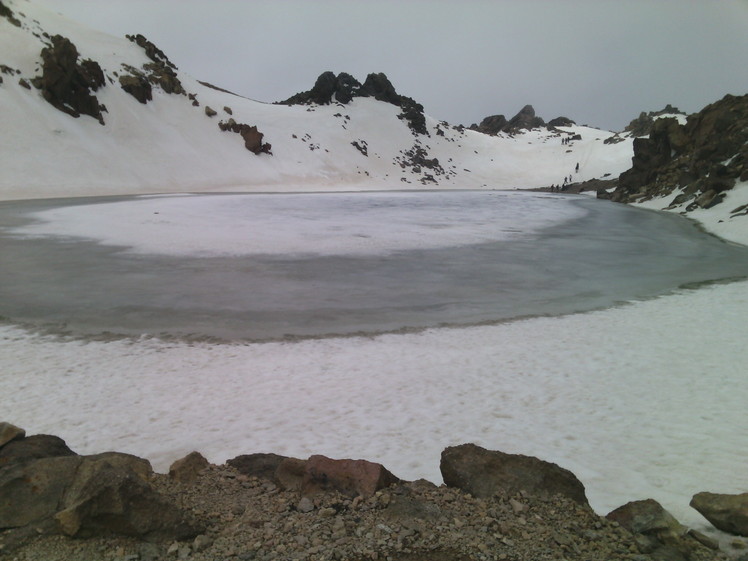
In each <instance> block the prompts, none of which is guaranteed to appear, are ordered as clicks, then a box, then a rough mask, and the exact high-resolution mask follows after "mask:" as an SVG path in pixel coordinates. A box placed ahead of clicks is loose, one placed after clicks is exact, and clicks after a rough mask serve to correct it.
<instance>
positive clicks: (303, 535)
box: [0, 424, 724, 561]
mask: <svg viewBox="0 0 748 561" xmlns="http://www.w3.org/2000/svg"><path fill="white" fill-rule="evenodd" d="M0 434H1V435H3V438H5V439H9V440H8V441H7V442H6V443H5V444H3V445H1V447H0V453H5V452H6V449H8V448H9V447H11V448H13V447H19V446H22V445H23V443H24V442H25V441H27V440H29V439H31V438H34V437H26V436H25V434H24V433H23V430H22V429H19V428H17V427H14V426H12V425H8V424H0ZM36 436H38V437H40V436H44V435H36ZM45 442H46V443H47V444H48V448H45V445H44V443H45ZM62 444H63V446H64V450H67V452H65V451H64V450H63V449H61V448H60V441H59V439H57V438H56V437H45V438H42V439H40V440H39V441H38V444H37V445H36V446H35V447H34V450H35V452H34V454H32V455H29V456H26V457H24V456H22V455H9V456H7V457H10V456H12V457H13V458H14V459H13V460H12V461H10V462H9V463H5V464H2V465H0V554H8V555H10V558H11V559H13V560H17V561H41V560H44V561H62V560H65V561H90V560H92V559H97V560H98V559H102V560H112V561H123V560H133V561H135V560H142V561H157V560H167V559H190V560H192V561H215V560H217V559H218V560H240V561H248V560H252V561H271V560H272V561H276V560H309V561H312V560H336V559H350V560H353V561H363V560H368V559H392V560H393V561H421V560H427V559H428V560H436V561H466V560H473V559H475V560H482V561H496V560H515V561H530V560H532V561H535V560H545V559H547V560H551V559H585V560H589V561H602V560H605V561H609V560H629V561H649V560H652V561H655V560H674V561H711V560H716V559H724V556H723V555H722V554H720V553H719V552H717V551H716V550H715V549H714V547H715V544H714V543H713V542H712V541H710V539H709V538H708V537H706V536H703V535H699V534H698V533H696V534H694V533H691V532H687V531H686V529H685V528H683V527H682V526H681V525H680V524H679V523H678V522H677V520H675V519H674V518H672V516H670V515H669V514H668V513H667V512H666V511H664V509H662V508H661V507H660V506H659V505H658V504H657V503H655V502H654V501H651V500H650V501H637V502H636V503H630V504H629V505H625V506H624V507H622V508H621V509H617V510H616V511H614V512H613V513H611V514H610V515H609V516H608V517H607V518H603V517H601V516H598V515H597V514H595V513H594V512H593V511H592V510H591V509H590V508H589V506H588V505H587V504H586V499H584V489H583V487H582V485H581V483H579V482H578V481H577V480H576V478H575V477H574V476H573V474H570V472H567V471H566V470H563V468H560V467H559V466H555V465H554V464H550V463H548V462H543V461H541V460H538V459H537V458H528V457H525V456H513V455H509V454H502V453H501V452H493V451H489V450H485V449H482V448H479V447H477V446H474V445H463V446H457V447H453V448H448V449H446V450H445V451H444V454H443V457H442V464H441V467H442V472H443V475H444V479H445V481H447V484H446V485H442V486H436V485H434V484H432V483H429V482H428V481H423V480H419V481H413V482H406V481H401V480H400V479H398V478H397V477H395V476H394V475H393V474H392V473H390V472H389V471H388V470H387V469H386V468H384V467H383V466H381V465H380V464H376V463H373V462H368V461H365V460H335V459H331V458H327V457H325V456H319V455H317V456H311V457H310V458H309V459H307V460H301V459H296V458H289V457H285V456H280V455H276V454H249V455H243V456H238V457H236V458H234V459H233V460H229V461H228V462H227V464H226V465H223V466H216V465H211V464H209V463H208V462H207V461H206V460H205V458H203V457H202V456H201V455H200V454H199V453H197V452H193V453H191V454H189V455H188V456H186V457H185V458H183V459H182V460H179V461H177V462H175V463H174V464H173V465H172V467H171V469H170V472H169V474H168V475H166V474H155V473H153V472H152V470H151V468H150V464H149V463H148V462H147V461H146V460H142V459H140V458H136V457H134V456H130V455H127V454H118V453H114V452H111V453H106V454H99V455H95V456H79V455H77V454H75V453H74V452H72V451H71V450H69V448H67V446H66V445H65V444H64V442H63V443H62ZM45 450H46V452H45ZM61 450H63V452H64V453H63V454H60V451H61ZM497 462H498V463H497ZM494 464H496V465H494ZM457 472H459V474H460V475H459V476H458V478H457V479H455V478H454V474H455V473H457ZM484 479H485V481H481V480H484ZM450 482H451V483H450ZM569 482H571V483H569ZM468 488H470V489H472V490H470V491H469V490H468ZM569 489H571V490H572V491H571V493H569V492H568V490H569ZM580 491H581V494H579V493H580Z"/></svg>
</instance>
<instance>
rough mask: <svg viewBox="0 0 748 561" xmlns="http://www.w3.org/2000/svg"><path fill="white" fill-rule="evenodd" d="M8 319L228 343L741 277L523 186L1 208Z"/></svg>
mask: <svg viewBox="0 0 748 561" xmlns="http://www.w3.org/2000/svg"><path fill="white" fill-rule="evenodd" d="M0 235H1V236H2V254H0V263H1V267H0V316H3V317H5V318H7V319H9V320H11V321H12V322H17V323H23V324H31V325H33V326H41V327H45V328H51V329H53V330H54V329H64V330H70V331H71V332H73V333H76V334H85V335H95V334H99V333H102V332H108V333H116V334H126V335H137V334H154V335H164V334H169V335H176V336H190V337H198V338H211V337H217V338H220V339H226V340H266V339H277V338H282V337H285V336H320V335H328V334H338V335H340V334H351V333H358V332H367V333H376V332H387V331H397V330H401V329H414V328H424V327H433V326H439V325H469V324H478V323H482V322H496V321H501V320H507V319H513V318H519V317H533V316H543V315H560V314H565V313H571V312H579V311H587V310H592V309H598V308H605V307H609V306H611V305H614V304H616V303H618V302H622V301H629V300H633V299H644V298H648V297H652V296H654V295H658V294H662V293H664V292H667V291H669V290H671V289H674V288H676V287H678V286H680V285H683V284H686V283H701V282H708V281H715V280H719V279H725V278H737V277H745V276H746V275H748V249H746V248H744V247H741V246H736V245H732V244H727V243H724V242H722V241H720V240H718V239H716V238H714V237H712V236H709V235H706V234H704V233H702V232H701V231H699V230H698V229H697V228H696V227H695V226H694V225H693V224H691V223H690V222H688V221H686V220H683V219H681V218H680V217H677V216H671V215H665V214H662V213H656V212H651V211H645V210H641V209H635V208H631V207H629V206H624V205H619V204H613V203H609V202H603V201H597V200H593V199H588V198H586V197H573V196H561V195H548V194H536V193H523V192H505V191H504V192H386V193H335V194H333V193H317V194H248V195H235V194H234V195H205V196H200V195H185V196H168V197H167V196H164V197H132V198H122V197H119V198H108V199H107V198H96V199H70V200H46V201H24V202H7V203H2V204H0Z"/></svg>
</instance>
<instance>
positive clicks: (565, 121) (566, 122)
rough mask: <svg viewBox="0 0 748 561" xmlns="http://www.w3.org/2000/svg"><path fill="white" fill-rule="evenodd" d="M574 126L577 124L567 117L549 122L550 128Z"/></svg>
mask: <svg viewBox="0 0 748 561" xmlns="http://www.w3.org/2000/svg"><path fill="white" fill-rule="evenodd" d="M572 125H576V123H575V122H574V121H572V120H571V119H567V118H566V117H556V118H555V119H551V120H550V121H548V127H571V126H572Z"/></svg>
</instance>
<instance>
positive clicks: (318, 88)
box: [279, 71, 428, 135]
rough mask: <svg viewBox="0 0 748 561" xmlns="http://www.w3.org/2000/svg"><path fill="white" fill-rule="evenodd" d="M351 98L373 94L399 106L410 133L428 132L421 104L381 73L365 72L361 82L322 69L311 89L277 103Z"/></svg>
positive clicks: (401, 117)
mask: <svg viewBox="0 0 748 561" xmlns="http://www.w3.org/2000/svg"><path fill="white" fill-rule="evenodd" d="M354 97H373V98H374V99H377V100H379V101H384V102H385V103H391V104H392V105H396V106H397V107H400V108H401V109H402V112H401V113H400V114H399V115H398V117H399V118H400V119H403V120H405V121H407V123H408V126H409V127H410V129H411V130H412V131H413V133H414V134H422V135H428V130H427V129H426V117H425V115H424V114H423V105H421V104H420V103H417V102H416V101H415V100H414V99H412V98H410V97H406V96H403V95H400V94H398V93H397V91H395V87H394V86H393V85H392V82H390V81H389V79H388V78H387V76H386V75H385V74H384V73H382V72H379V73H372V74H369V75H368V76H367V77H366V80H365V81H364V83H363V84H361V83H360V82H359V81H358V80H356V79H355V78H354V77H353V76H351V75H350V74H347V73H345V72H341V73H340V74H338V75H337V76H336V75H335V74H334V73H333V72H330V71H327V72H323V73H322V74H320V75H319V77H318V78H317V81H316V82H315V83H314V86H313V87H312V89H311V90H308V91H305V92H300V93H297V94H295V95H293V96H291V97H289V98H288V99H286V100H284V101H281V102H279V103H280V104H282V105H309V104H316V105H327V104H330V103H341V104H347V103H350V102H351V100H352V99H353V98H354Z"/></svg>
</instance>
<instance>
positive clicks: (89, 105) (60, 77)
mask: <svg viewBox="0 0 748 561" xmlns="http://www.w3.org/2000/svg"><path fill="white" fill-rule="evenodd" d="M41 58H42V75H41V76H38V77H36V78H34V80H33V83H34V86H36V87H37V88H38V89H39V90H41V93H42V97H44V99H45V100H46V101H47V102H49V103H50V104H51V105H52V106H54V107H55V108H57V109H59V110H60V111H63V112H64V113H67V114H68V115H72V116H73V117H80V116H81V115H89V116H91V117H93V118H95V119H96V120H98V121H99V122H100V123H101V124H102V125H103V124H104V118H103V116H102V114H101V113H102V111H104V110H105V108H104V106H103V105H100V104H99V100H98V99H97V98H96V96H95V95H94V94H93V93H92V92H95V91H96V90H98V89H99V88H100V87H102V86H103V85H104V84H105V83H106V82H105V78H104V72H103V71H102V70H101V67H100V66H99V63H97V62H96V61H93V60H90V59H86V60H82V61H80V62H79V61H78V58H79V54H78V49H77V48H76V47H75V45H74V44H73V43H72V42H71V41H70V40H69V39H68V38H66V37H63V36H61V35H55V36H54V37H52V38H51V39H50V43H49V45H48V46H46V47H44V48H43V49H42V52H41Z"/></svg>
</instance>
